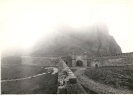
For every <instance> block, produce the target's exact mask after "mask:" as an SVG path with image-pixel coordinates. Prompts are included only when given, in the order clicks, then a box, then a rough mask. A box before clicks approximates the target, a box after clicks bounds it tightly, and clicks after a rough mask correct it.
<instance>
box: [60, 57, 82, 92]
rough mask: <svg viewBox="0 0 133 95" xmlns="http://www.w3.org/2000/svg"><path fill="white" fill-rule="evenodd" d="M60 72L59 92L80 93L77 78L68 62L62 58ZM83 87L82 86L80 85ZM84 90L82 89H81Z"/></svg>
mask: <svg viewBox="0 0 133 95" xmlns="http://www.w3.org/2000/svg"><path fill="white" fill-rule="evenodd" d="M59 64H60V67H59V68H58V69H59V73H58V92H57V93H58V94H78V86H79V84H78V83H77V79H76V77H75V75H74V74H73V72H72V71H71V70H70V69H69V67H68V66H67V65H66V63H65V62H64V61H63V60H62V59H60V62H59ZM80 88H81V87H80ZM80 90H82V89H80Z"/></svg>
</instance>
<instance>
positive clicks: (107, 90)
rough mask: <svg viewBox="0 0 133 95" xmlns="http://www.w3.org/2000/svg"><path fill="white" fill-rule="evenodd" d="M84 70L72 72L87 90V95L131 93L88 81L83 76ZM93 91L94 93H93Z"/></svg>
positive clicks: (78, 69) (79, 69)
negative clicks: (93, 94)
mask: <svg viewBox="0 0 133 95" xmlns="http://www.w3.org/2000/svg"><path fill="white" fill-rule="evenodd" d="M84 71H85V68H83V67H81V68H77V70H76V71H74V74H75V76H76V77H77V80H78V82H79V83H80V84H81V85H83V86H84V87H85V88H87V90H88V91H86V92H87V93H88V94H92V93H95V94H96V93H99V94H130V93H132V92H131V91H128V90H120V89H115V88H112V87H110V86H107V85H104V84H101V83H98V82H95V81H93V80H91V79H89V78H88V77H87V76H86V75H84ZM94 91H95V92H94Z"/></svg>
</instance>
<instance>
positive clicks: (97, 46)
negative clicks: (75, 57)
mask: <svg viewBox="0 0 133 95" xmlns="http://www.w3.org/2000/svg"><path fill="white" fill-rule="evenodd" d="M72 52H75V53H77V54H83V53H84V52H87V54H88V55H95V56H100V55H112V54H118V53H122V51H121V48H120V46H119V45H118V44H117V42H116V41H115V39H114V38H113V37H112V36H111V35H109V32H108V29H107V27H106V26H102V25H100V26H98V25H97V26H95V27H94V26H91V27H89V28H88V29H80V30H79V29H78V30H76V29H72V28H71V29H69V28H67V29H60V30H59V31H58V32H55V34H54V35H52V36H50V37H49V38H48V39H47V40H45V41H44V40H43V39H42V41H40V42H38V43H37V44H36V45H35V46H34V47H33V51H32V53H31V55H32V56H63V55H68V54H71V53H72Z"/></svg>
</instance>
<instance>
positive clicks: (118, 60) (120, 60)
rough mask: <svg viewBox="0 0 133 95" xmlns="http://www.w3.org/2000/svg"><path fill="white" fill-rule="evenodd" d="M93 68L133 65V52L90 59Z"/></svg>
mask: <svg viewBox="0 0 133 95" xmlns="http://www.w3.org/2000/svg"><path fill="white" fill-rule="evenodd" d="M88 61H90V64H91V66H92V67H94V66H96V64H97V65H98V66H126V65H133V52H131V53H121V54H115V55H106V56H99V57H91V58H88Z"/></svg>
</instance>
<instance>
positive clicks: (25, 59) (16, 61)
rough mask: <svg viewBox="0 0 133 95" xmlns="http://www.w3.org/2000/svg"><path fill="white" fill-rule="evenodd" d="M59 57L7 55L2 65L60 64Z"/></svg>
mask: <svg viewBox="0 0 133 95" xmlns="http://www.w3.org/2000/svg"><path fill="white" fill-rule="evenodd" d="M58 62H59V58H53V57H30V56H21V57H13V56H12V57H5V58H3V59H2V62H1V63H2V66H16V65H34V66H54V67H55V66H58Z"/></svg>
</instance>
